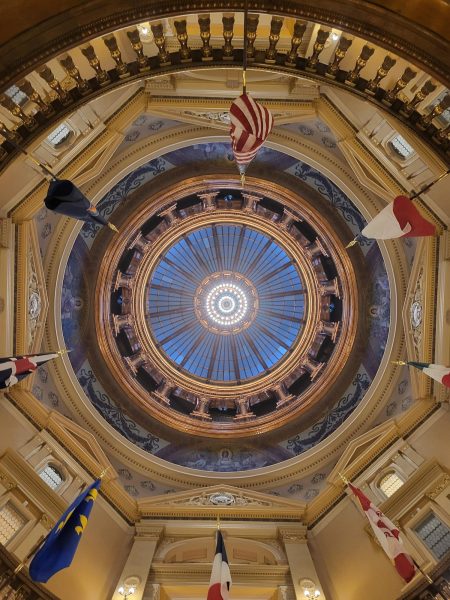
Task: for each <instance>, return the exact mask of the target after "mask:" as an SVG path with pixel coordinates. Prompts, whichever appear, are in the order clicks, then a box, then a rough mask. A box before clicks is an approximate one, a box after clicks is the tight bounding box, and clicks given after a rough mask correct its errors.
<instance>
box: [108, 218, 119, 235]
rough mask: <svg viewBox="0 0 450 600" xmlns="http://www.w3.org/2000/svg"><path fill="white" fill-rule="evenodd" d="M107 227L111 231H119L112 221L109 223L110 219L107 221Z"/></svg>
mask: <svg viewBox="0 0 450 600" xmlns="http://www.w3.org/2000/svg"><path fill="white" fill-rule="evenodd" d="M108 227H109V228H110V229H112V231H115V232H116V233H119V230H118V229H117V227H116V226H115V225H114V223H111V222H110V221H108Z"/></svg>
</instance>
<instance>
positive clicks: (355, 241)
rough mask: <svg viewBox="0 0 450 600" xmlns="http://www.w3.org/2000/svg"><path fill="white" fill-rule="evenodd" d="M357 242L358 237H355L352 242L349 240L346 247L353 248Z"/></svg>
mask: <svg viewBox="0 0 450 600" xmlns="http://www.w3.org/2000/svg"><path fill="white" fill-rule="evenodd" d="M357 243H358V238H357V237H355V239H354V240H352V241H351V242H349V243H348V244H347V245H346V246H345V247H346V248H351V247H352V246H356V244H357Z"/></svg>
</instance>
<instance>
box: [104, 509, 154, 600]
mask: <svg viewBox="0 0 450 600" xmlns="http://www.w3.org/2000/svg"><path fill="white" fill-rule="evenodd" d="M163 530H164V528H163V527H155V526H152V525H150V524H149V523H146V522H145V521H144V522H142V523H136V535H135V536H134V543H133V547H132V548H131V551H130V554H129V555H128V559H127V562H126V563H125V566H124V568H123V570H122V573H121V575H120V577H119V579H118V580H117V582H116V587H115V590H114V593H113V595H112V599H111V600H123V596H121V595H120V594H119V593H118V591H117V590H118V589H119V587H120V586H121V585H124V586H125V587H126V586H127V585H133V586H134V587H135V592H134V594H133V596H132V598H133V600H142V597H143V595H144V590H145V584H146V583H147V579H148V574H149V572H150V567H151V564H152V560H153V556H154V554H155V550H156V546H157V545H158V542H159V539H160V537H161V535H162V533H163Z"/></svg>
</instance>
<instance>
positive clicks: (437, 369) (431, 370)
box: [406, 361, 450, 388]
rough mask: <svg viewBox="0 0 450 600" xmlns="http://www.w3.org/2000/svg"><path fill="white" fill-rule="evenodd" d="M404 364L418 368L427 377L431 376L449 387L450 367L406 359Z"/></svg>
mask: <svg viewBox="0 0 450 600" xmlns="http://www.w3.org/2000/svg"><path fill="white" fill-rule="evenodd" d="M406 364H407V365H410V366H411V367H416V369H420V370H421V371H423V372H424V373H425V375H428V377H431V378H432V379H434V380H435V381H438V382H439V383H442V385H445V386H446V387H448V388H450V367H444V366H443V365H435V364H432V363H422V362H413V361H408V362H407V363H406Z"/></svg>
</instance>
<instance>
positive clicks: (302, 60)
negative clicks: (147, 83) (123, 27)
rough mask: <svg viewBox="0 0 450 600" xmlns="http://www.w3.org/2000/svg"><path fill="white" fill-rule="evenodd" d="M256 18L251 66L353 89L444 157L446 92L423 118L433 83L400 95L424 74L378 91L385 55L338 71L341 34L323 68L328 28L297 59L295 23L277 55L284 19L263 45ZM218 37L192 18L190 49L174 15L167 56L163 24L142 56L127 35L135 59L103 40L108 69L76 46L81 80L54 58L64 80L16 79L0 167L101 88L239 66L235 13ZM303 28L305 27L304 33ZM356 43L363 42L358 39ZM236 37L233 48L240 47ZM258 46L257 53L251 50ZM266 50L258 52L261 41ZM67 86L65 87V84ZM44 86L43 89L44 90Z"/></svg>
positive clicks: (347, 42) (46, 73)
mask: <svg viewBox="0 0 450 600" xmlns="http://www.w3.org/2000/svg"><path fill="white" fill-rule="evenodd" d="M258 21H259V15H254V14H253V15H250V16H249V18H248V27H247V43H248V47H247V59H248V64H249V66H250V67H251V68H252V69H266V70H271V71H276V72H278V73H284V74H287V75H291V76H294V77H295V76H297V77H302V78H308V79H312V80H316V81H320V82H326V84H327V85H333V86H337V87H340V88H341V89H346V90H348V91H351V92H353V93H355V94H357V95H358V96H360V97H362V98H365V99H367V100H369V101H370V102H371V103H373V104H375V105H378V106H379V107H380V108H382V109H383V110H386V111H388V112H389V113H390V114H392V115H393V116H395V117H396V118H397V119H399V120H400V121H402V122H403V123H404V124H406V125H407V126H408V127H410V128H411V129H412V130H414V131H415V133H416V134H418V135H419V136H420V137H421V138H422V139H423V140H424V141H426V142H427V143H428V144H429V145H430V146H431V147H433V149H434V150H435V151H436V152H437V153H438V154H440V155H441V156H442V157H443V158H444V159H445V158H446V159H448V158H449V157H450V141H449V134H450V125H449V124H448V123H445V122H444V124H443V120H442V119H441V121H437V120H436V119H437V118H438V117H439V116H440V115H442V113H443V112H444V111H446V110H447V109H448V108H449V107H450V93H447V94H445V95H444V96H443V97H442V98H441V100H440V101H439V102H437V103H436V104H435V105H434V106H433V107H432V108H431V110H430V111H429V112H428V113H426V114H425V113H422V112H421V108H420V105H421V103H422V102H423V101H424V100H425V99H426V98H427V96H429V95H430V94H432V93H433V92H434V91H435V90H436V84H435V83H434V82H433V81H432V80H431V79H428V80H427V81H425V82H424V83H423V84H422V86H421V88H420V89H419V90H418V91H417V92H416V94H415V95H414V97H413V98H411V99H407V98H406V97H405V96H404V95H403V93H402V92H403V90H404V88H405V87H406V86H407V85H408V84H409V83H410V82H412V81H413V80H415V79H416V77H418V76H419V77H420V76H423V73H420V74H419V73H418V72H417V71H415V70H413V69H412V68H410V67H409V66H406V67H405V69H404V71H403V74H402V75H401V77H400V78H399V79H398V80H397V81H396V83H395V85H394V86H393V87H391V88H389V89H387V88H384V87H383V81H384V80H385V78H386V76H387V75H388V73H389V71H390V70H391V69H392V67H393V66H394V65H395V64H396V59H395V58H392V57H391V56H385V58H384V59H383V61H382V62H381V64H379V66H378V68H377V70H376V74H375V76H374V77H373V78H372V79H370V80H369V79H365V78H364V77H361V71H362V69H363V68H364V67H365V66H366V64H367V63H368V61H369V60H370V59H371V57H372V55H373V54H374V47H372V46H370V45H368V44H367V43H366V44H364V46H362V49H361V51H360V53H359V56H358V57H357V58H356V60H355V63H354V65H353V67H352V68H350V69H349V70H342V69H341V62H342V60H343V58H344V57H345V55H346V53H347V52H348V50H349V48H350V47H351V45H352V44H353V43H354V42H355V41H357V40H353V39H351V38H350V37H346V34H345V33H343V34H342V35H341V37H340V38H339V41H338V42H337V44H336V48H335V51H334V52H333V53H332V55H331V58H330V60H329V62H328V63H325V62H321V60H320V56H321V53H322V52H323V50H324V48H325V46H326V43H327V41H328V38H329V35H330V31H328V30H327V29H323V28H319V29H318V30H317V32H316V34H315V40H314V43H313V45H312V53H311V54H310V55H309V56H299V53H300V52H299V50H300V49H301V48H303V46H304V44H303V45H302V41H304V37H305V35H306V34H305V32H306V31H309V32H310V30H311V27H309V25H311V26H312V24H308V23H307V22H304V21H299V20H297V21H296V22H295V24H294V27H293V33H292V37H291V39H290V49H286V48H285V49H284V50H283V51H281V52H279V51H278V50H277V45H278V43H279V41H280V31H281V28H282V26H283V18H281V17H275V16H274V17H272V20H271V23H270V35H269V36H268V39H267V38H266V39H264V40H261V38H259V37H258V36H257V28H258ZM222 24H223V40H221V41H220V45H218V42H217V40H216V41H215V44H216V45H215V46H212V44H211V19H210V17H209V15H204V14H200V15H199V16H198V28H199V29H198V33H196V34H195V35H193V36H192V39H193V40H194V42H193V43H194V45H196V46H200V47H197V48H191V47H190V45H189V38H188V32H187V20H186V19H185V18H180V19H179V20H176V21H175V22H174V27H175V31H176V38H177V40H178V46H179V47H178V49H177V51H171V52H169V50H168V48H167V40H166V37H165V34H164V30H163V26H162V23H161V22H156V23H153V24H151V25H150V27H151V30H152V33H153V41H154V44H155V45H156V47H157V54H156V55H154V56H147V55H146V54H145V53H144V45H143V43H142V41H141V38H140V33H139V29H138V28H133V29H131V30H128V31H127V36H126V37H127V38H128V42H129V43H130V44H131V48H132V50H133V52H134V54H135V60H133V61H131V62H125V61H124V59H123V57H122V52H121V50H120V48H119V44H118V40H117V37H116V35H115V34H114V33H111V34H109V35H107V36H105V37H104V38H103V41H104V43H105V45H106V48H107V50H108V51H109V53H110V55H111V58H112V59H113V60H114V63H115V67H114V68H113V69H110V70H106V69H105V68H103V66H102V64H101V59H100V58H99V57H98V55H97V52H96V50H95V49H94V46H93V45H92V44H87V45H85V46H83V47H81V53H82V58H80V59H77V61H78V60H80V61H83V60H86V61H87V62H88V64H89V65H90V67H91V68H92V72H93V73H94V76H93V77H91V78H89V79H86V78H83V77H82V76H81V74H80V70H81V71H84V69H85V68H86V65H82V64H79V63H78V62H76V61H75V59H74V58H73V57H72V56H70V55H69V54H65V55H62V56H60V57H59V59H58V61H59V64H60V65H61V66H62V68H63V69H64V71H65V72H66V74H67V78H66V80H65V81H64V85H63V82H62V81H60V80H58V79H57V78H56V77H55V75H54V73H53V71H52V69H51V68H50V66H48V65H43V66H41V67H40V68H38V69H37V71H35V72H34V75H33V76H34V78H35V79H36V77H38V78H41V79H42V80H43V82H45V83H43V86H45V92H39V91H38V90H37V89H35V87H33V84H32V83H31V82H30V80H29V79H22V80H20V81H18V82H17V86H18V88H19V90H20V91H21V92H22V93H23V94H25V96H26V97H27V99H28V105H29V106H31V107H32V109H33V110H32V111H30V110H29V109H28V107H27V110H24V107H22V106H21V105H20V104H18V103H16V102H15V101H14V100H13V99H12V98H11V97H9V96H8V95H6V94H3V95H1V96H0V104H1V105H2V106H3V107H4V108H5V109H6V110H7V111H9V113H10V114H11V115H12V117H13V119H12V120H13V121H14V120H16V121H18V125H17V126H15V127H14V128H10V129H9V130H8V129H7V128H6V127H5V125H4V124H2V123H0V125H1V127H2V128H3V129H4V130H5V131H8V133H7V136H8V140H5V141H3V143H2V144H1V145H0V170H1V169H2V168H4V167H5V166H6V165H7V164H8V162H9V161H10V160H11V158H13V157H14V156H15V154H16V152H17V150H16V149H15V147H14V146H13V144H11V141H15V142H18V143H20V144H23V145H25V146H26V145H27V144H29V143H30V142H32V141H33V140H34V139H36V138H37V136H39V135H41V134H42V133H43V132H44V131H45V130H47V128H48V127H50V126H51V124H52V123H56V122H58V121H60V120H61V118H63V117H64V116H65V115H67V114H68V113H70V112H73V111H74V110H75V109H76V108H77V107H78V106H80V105H82V104H84V103H85V102H87V101H89V100H91V99H93V98H95V97H97V96H99V95H101V94H103V93H104V92H105V91H107V90H110V89H113V88H116V87H118V86H121V85H124V84H127V83H129V82H131V81H136V80H139V79H143V78H145V79H148V78H153V77H158V76H161V75H163V74H170V73H175V72H180V71H183V70H191V69H199V68H211V67H218V66H221V67H223V66H224V65H226V67H227V69H228V68H233V67H234V68H241V65H242V54H243V50H242V48H237V47H236V43H235V41H234V40H233V36H234V25H235V17H234V15H230V14H224V15H223V17H222ZM308 27H309V29H308ZM359 41H360V42H361V40H359ZM242 42H243V41H242V40H240V41H239V42H238V45H241V46H242V45H243V44H242ZM255 42H258V49H257V48H256V46H255ZM263 43H264V44H265V48H262V47H261V46H262V44H263ZM77 56H78V53H77ZM67 83H68V85H67ZM43 89H44V87H43Z"/></svg>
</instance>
